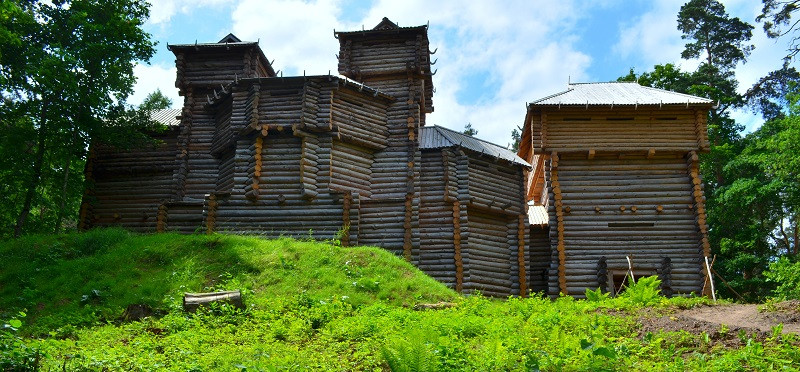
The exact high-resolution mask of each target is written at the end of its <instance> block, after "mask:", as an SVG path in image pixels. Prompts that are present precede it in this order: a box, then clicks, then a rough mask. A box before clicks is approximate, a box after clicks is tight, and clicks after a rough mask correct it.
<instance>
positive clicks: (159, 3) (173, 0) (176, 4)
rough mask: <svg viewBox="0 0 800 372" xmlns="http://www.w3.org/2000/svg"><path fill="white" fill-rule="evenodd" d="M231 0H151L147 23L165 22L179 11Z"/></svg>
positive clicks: (183, 11)
mask: <svg viewBox="0 0 800 372" xmlns="http://www.w3.org/2000/svg"><path fill="white" fill-rule="evenodd" d="M230 2H232V0H151V1H150V18H149V19H148V22H149V23H152V24H165V23H167V22H169V21H170V20H171V19H172V17H173V16H174V15H176V14H179V13H188V12H190V11H192V10H195V9H197V8H201V7H205V6H209V5H219V4H224V3H230Z"/></svg>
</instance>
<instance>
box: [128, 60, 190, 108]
mask: <svg viewBox="0 0 800 372" xmlns="http://www.w3.org/2000/svg"><path fill="white" fill-rule="evenodd" d="M133 73H134V75H135V76H136V85H134V87H133V90H134V93H133V94H132V95H131V96H130V97H128V103H130V104H134V105H138V104H140V103H142V101H144V99H145V98H146V97H147V95H148V94H150V93H153V92H155V91H156V90H157V89H159V90H161V93H164V95H166V96H167V97H169V98H170V99H171V100H172V107H174V108H180V107H181V106H182V105H183V97H181V96H179V95H178V88H175V74H176V73H177V70H176V68H175V67H174V66H168V65H163V64H153V65H143V64H138V65H136V67H134V68H133Z"/></svg>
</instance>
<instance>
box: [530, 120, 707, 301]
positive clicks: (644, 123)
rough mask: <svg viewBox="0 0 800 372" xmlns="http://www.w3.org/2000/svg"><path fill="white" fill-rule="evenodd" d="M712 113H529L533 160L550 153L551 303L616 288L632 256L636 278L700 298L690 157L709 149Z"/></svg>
mask: <svg viewBox="0 0 800 372" xmlns="http://www.w3.org/2000/svg"><path fill="white" fill-rule="evenodd" d="M705 110H707V107H692V106H677V107H676V106H672V107H661V108H659V107H652V106H649V107H648V106H644V107H637V108H633V107H631V108H617V109H610V108H607V107H604V108H596V107H595V108H592V107H588V108H580V109H575V108H569V109H567V108H565V109H540V110H534V111H533V115H529V117H530V118H531V123H530V124H531V125H532V128H533V130H532V138H531V141H532V147H533V149H534V153H536V154H545V155H546V156H540V158H541V159H542V160H541V161H542V162H543V165H544V168H545V176H546V177H545V178H546V180H547V186H548V187H547V192H548V197H549V202H548V205H549V215H550V224H549V231H550V246H551V254H550V255H551V258H550V265H549V269H548V270H547V273H548V276H549V280H548V283H549V289H548V292H549V294H550V295H552V296H555V295H558V294H559V293H565V294H569V295H575V296H579V297H580V296H581V295H582V294H583V293H584V291H585V289H587V288H590V289H593V288H598V287H601V288H603V289H610V285H611V284H610V283H611V282H614V281H615V279H614V278H612V277H613V275H614V274H616V275H617V276H619V275H622V274H624V272H626V271H627V270H628V261H627V258H626V257H629V258H630V259H631V263H632V266H633V270H634V273H635V274H637V275H656V274H657V275H659V276H660V277H661V278H662V281H664V283H663V284H662V290H663V291H664V292H665V293H667V294H673V293H675V294H678V293H683V294H688V293H691V292H695V293H699V292H700V290H701V288H702V285H703V280H704V273H703V272H702V265H701V260H702V257H703V256H704V255H707V254H708V252H707V246H708V243H707V242H708V240H707V237H706V229H707V227H706V225H705V209H704V206H703V197H702V189H701V183H700V180H699V176H698V175H697V171H696V169H695V168H693V166H692V165H693V164H694V163H693V160H692V159H696V158H697V155H696V152H697V151H706V150H707V149H708V140H707V136H706V131H705V126H706V124H705V117H706V116H705V113H706V111H705ZM534 167H536V165H534ZM693 169H694V170H693ZM529 197H531V196H529ZM533 197H535V195H534V196H533ZM619 280H620V278H619V277H618V278H617V279H616V284H617V285H618V284H619V283H618V282H619Z"/></svg>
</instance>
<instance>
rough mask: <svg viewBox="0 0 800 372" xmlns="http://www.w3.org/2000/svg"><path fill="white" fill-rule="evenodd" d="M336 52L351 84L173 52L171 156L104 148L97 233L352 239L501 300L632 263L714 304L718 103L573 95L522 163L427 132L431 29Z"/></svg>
mask: <svg viewBox="0 0 800 372" xmlns="http://www.w3.org/2000/svg"><path fill="white" fill-rule="evenodd" d="M335 36H336V38H337V39H338V41H339V44H340V51H339V54H338V57H339V65H338V70H339V74H340V75H339V76H334V75H322V76H292V77H283V76H277V75H276V73H275V70H274V69H273V67H272V66H271V64H270V63H269V62H268V60H267V58H266V56H265V55H264V52H263V51H262V50H261V49H260V48H259V46H258V44H257V43H254V42H242V41H241V40H239V39H238V38H236V37H235V36H233V35H228V36H227V37H225V38H223V39H222V40H220V41H219V42H217V43H203V44H180V45H169V49H170V50H171V51H172V52H173V53H174V54H175V57H176V65H177V79H176V82H175V85H176V86H177V87H178V89H179V91H180V94H181V95H182V96H183V97H184V104H183V108H182V109H180V110H175V111H170V110H166V111H164V112H161V113H159V115H160V117H158V119H159V120H160V121H162V122H164V123H165V124H167V125H168V128H169V129H168V130H167V131H165V132H163V133H158V134H153V137H154V138H155V139H156V140H158V144H157V145H154V146H149V147H142V148H133V149H119V148H112V147H110V146H104V145H102V144H94V145H93V146H92V149H91V151H90V158H89V161H88V162H87V166H86V179H87V181H88V182H87V185H88V186H87V189H86V192H85V196H84V200H83V203H82V205H81V210H80V225H81V228H84V229H85V228H91V227H97V226H122V227H125V228H128V229H131V230H135V231H142V232H162V231H178V232H183V233H192V232H201V231H202V232H213V231H219V232H227V233H247V234H258V235H264V236H273V237H277V236H293V237H308V236H309V235H311V236H313V237H314V238H318V239H331V238H338V239H339V240H340V241H341V243H342V244H343V245H355V244H359V245H375V246H380V247H383V248H385V249H387V250H390V251H392V252H394V253H396V254H397V255H399V256H402V257H405V258H406V259H407V260H409V261H410V262H412V263H414V264H415V265H416V266H418V267H419V268H420V269H422V270H423V271H425V272H426V273H428V274H429V275H431V276H433V277H434V278H436V279H438V280H439V281H441V282H443V283H445V284H447V285H448V286H450V287H451V288H454V289H456V290H458V291H460V292H462V293H472V292H474V291H480V292H482V293H484V294H486V295H492V296H508V295H525V294H527V293H529V291H535V292H543V293H549V294H550V295H557V294H558V293H559V292H561V293H565V294H570V295H578V296H580V295H582V293H583V290H584V288H596V287H598V286H603V287H609V288H613V287H614V285H615V283H617V282H618V281H619V280H620V270H622V269H623V268H624V267H627V266H624V265H623V261H622V260H625V259H626V257H630V256H633V257H634V260H633V261H634V262H635V263H636V267H635V269H634V273H635V274H647V273H657V274H659V275H661V276H662V277H663V278H665V279H666V280H665V291H675V292H680V293H688V292H692V291H695V292H697V291H698V290H699V289H700V287H701V285H702V275H701V271H700V258H701V257H702V255H703V254H706V255H707V254H708V251H707V250H708V245H707V244H708V243H707V239H705V236H704V235H705V222H704V213H703V206H702V190H701V189H700V184H699V178H698V175H697V156H696V153H697V152H698V151H704V150H706V149H707V146H708V145H707V143H706V138H705V137H704V135H705V123H704V121H703V120H704V119H705V112H706V111H705V110H707V109H708V107H710V102H709V101H707V100H703V99H700V98H697V97H690V96H683V95H676V94H675V93H671V92H664V91H659V90H652V92H651V93H652V94H653V97H650V98H649V100H642V101H641V102H639V101H637V102H636V103H630V102H627V101H624V100H621V96H625V95H626V94H630V93H631V92H618V93H619V94H618V95H619V96H620V97H618V96H617V95H613V94H612V95H605V94H606V93H609V92H611V91H612V90H613V89H611V88H610V87H612V85H602V84H599V85H590V84H589V85H580V86H579V85H574V86H571V87H570V90H569V91H567V92H564V93H561V94H559V95H555V96H552V97H548V98H545V99H543V100H539V101H536V102H534V103H533V104H531V105H530V106H529V107H528V114H527V117H526V126H525V130H524V134H523V141H522V143H521V149H520V152H519V154H514V153H512V152H510V151H509V150H507V149H505V148H503V147H501V146H497V145H494V144H491V143H488V142H486V141H482V140H479V139H477V138H473V137H470V136H466V135H464V134H461V133H458V132H454V131H452V130H449V129H446V128H443V127H439V126H435V125H434V126H432V125H427V126H426V125H425V124H426V123H425V119H426V114H427V113H430V112H432V111H433V93H434V91H435V90H434V89H433V83H432V82H433V80H432V77H433V73H432V71H431V65H432V64H433V63H432V62H431V60H430V56H431V54H433V52H431V51H430V50H429V44H428V35H427V26H418V27H398V26H397V25H396V24H394V23H392V22H391V21H389V20H388V19H386V18H384V19H383V21H382V22H381V23H380V24H378V25H377V26H376V27H375V28H373V29H371V30H362V31H354V32H336V33H335ZM634 85H635V84H633V85H630V86H628V85H622V84H620V85H618V87H626V88H628V89H629V90H631V91H633V90H636V89H645V88H642V87H639V86H638V85H635V87H634ZM584 87H606V88H605V89H608V90H609V92H594V93H592V92H587V91H585V89H582V88H584ZM646 89H650V88H646ZM648 92H649V91H648ZM578 93H580V94H579V96H575V95H576V94H578ZM591 94H598V95H597V96H591ZM584 95H588V96H587V97H589V100H588V101H587V102H583V101H582V100H583V99H584V98H587V97H584ZM573 96H575V97H573ZM678 98H680V99H682V100H683V101H681V102H677V100H678ZM656 99H660V100H661V101H658V103H657V104H656V103H655V102H656V101H655V100H656ZM576 100H580V101H581V102H579V103H586V104H585V105H583V104H576V103H575V102H573V101H576ZM609 100H610V101H611V102H610V103H609V102H607V101H609Z"/></svg>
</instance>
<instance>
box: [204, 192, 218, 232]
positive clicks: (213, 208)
mask: <svg viewBox="0 0 800 372" xmlns="http://www.w3.org/2000/svg"><path fill="white" fill-rule="evenodd" d="M216 222H217V195H216V194H211V195H209V196H208V212H207V213H206V234H212V233H214V225H215V224H216Z"/></svg>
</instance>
